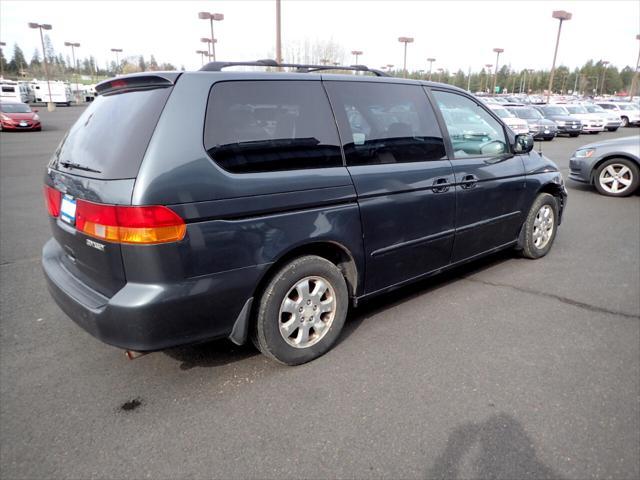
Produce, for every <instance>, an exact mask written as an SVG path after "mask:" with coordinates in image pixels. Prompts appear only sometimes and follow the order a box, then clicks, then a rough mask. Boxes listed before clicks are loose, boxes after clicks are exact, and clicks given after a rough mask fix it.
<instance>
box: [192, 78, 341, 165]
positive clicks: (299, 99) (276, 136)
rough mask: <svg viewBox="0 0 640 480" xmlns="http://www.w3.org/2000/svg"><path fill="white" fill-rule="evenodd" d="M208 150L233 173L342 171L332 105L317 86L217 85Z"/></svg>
mask: <svg viewBox="0 0 640 480" xmlns="http://www.w3.org/2000/svg"><path fill="white" fill-rule="evenodd" d="M204 145H205V148H206V149H207V152H208V153H209V155H210V156H211V158H212V159H213V160H214V161H215V162H216V163H218V165H220V166H221V167H222V168H224V169H225V170H228V171H230V172H233V173H255V172H271V171H278V170H297V169H308V168H324V167H337V166H342V156H341V153H340V147H339V143H338V132H337V128H336V125H335V121H334V119H333V116H332V114H331V109H330V107H329V101H328V100H327V96H326V94H325V92H324V89H323V88H322V85H321V84H320V82H316V81H286V80H284V81H279V80H276V81H257V82H256V81H242V82H222V83H217V84H216V85H214V87H213V88H212V89H211V94H210V96H209V104H208V107H207V118H206V123H205V132H204Z"/></svg>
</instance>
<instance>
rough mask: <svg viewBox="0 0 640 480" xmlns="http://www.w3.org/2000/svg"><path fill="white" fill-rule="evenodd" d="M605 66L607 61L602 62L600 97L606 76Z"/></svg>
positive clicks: (602, 93)
mask: <svg viewBox="0 0 640 480" xmlns="http://www.w3.org/2000/svg"><path fill="white" fill-rule="evenodd" d="M607 65H609V60H603V61H602V81H601V82H600V96H602V95H604V81H605V78H606V77H605V76H606V74H607Z"/></svg>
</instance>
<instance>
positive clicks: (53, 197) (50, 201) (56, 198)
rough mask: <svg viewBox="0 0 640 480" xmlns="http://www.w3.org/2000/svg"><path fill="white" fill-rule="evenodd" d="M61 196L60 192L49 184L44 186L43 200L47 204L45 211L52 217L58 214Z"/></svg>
mask: <svg viewBox="0 0 640 480" xmlns="http://www.w3.org/2000/svg"><path fill="white" fill-rule="evenodd" d="M61 198H62V192H60V191H59V190H56V189H55V188H53V187H50V186H49V185H45V186H44V201H45V204H46V205H47V211H48V212H49V215H51V216H52V217H57V216H58V215H60V200H61Z"/></svg>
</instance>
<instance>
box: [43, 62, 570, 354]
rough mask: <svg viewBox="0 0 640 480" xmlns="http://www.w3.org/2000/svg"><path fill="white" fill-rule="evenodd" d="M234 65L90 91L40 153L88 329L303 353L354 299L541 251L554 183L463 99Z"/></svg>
mask: <svg viewBox="0 0 640 480" xmlns="http://www.w3.org/2000/svg"><path fill="white" fill-rule="evenodd" d="M255 64H260V65H269V66H275V65H276V64H275V62H256V63H254V65H255ZM229 65H235V64H230V63H227V64H225V63H215V62H214V63H211V64H209V65H206V66H205V67H203V70H202V71H199V72H184V73H182V72H165V73H159V72H153V74H150V73H144V74H137V75H127V76H122V77H118V78H117V79H112V80H108V81H105V82H102V83H100V84H99V85H98V86H97V87H96V90H97V91H98V93H99V95H98V96H97V97H96V99H95V100H94V102H93V103H92V104H91V105H90V106H89V107H88V108H87V109H86V110H85V112H84V113H83V114H82V115H81V117H80V118H79V119H78V121H77V122H76V123H75V125H74V126H73V127H72V128H71V130H70V131H69V132H68V133H67V135H66V136H65V138H64V139H63V141H62V142H61V144H60V145H59V147H58V148H57V150H56V151H55V153H54V154H53V156H52V158H51V161H50V163H49V165H48V168H47V172H46V175H45V177H44V179H45V184H46V186H45V197H46V202H47V206H48V211H49V214H50V223H51V228H52V231H53V238H52V239H50V240H49V241H48V242H47V243H46V245H45V246H44V249H43V257H42V262H43V267H44V272H45V275H46V277H47V280H48V285H49V288H50V291H51V294H52V296H53V298H54V299H55V300H56V302H57V303H58V305H59V306H60V307H61V308H62V309H63V310H64V311H65V312H66V313H67V314H68V315H69V317H71V318H72V319H73V320H74V321H75V322H76V323H78V324H79V325H80V326H81V327H83V328H84V329H85V330H87V331H88V332H89V333H91V334H93V335H94V336H96V337H97V338H99V339H100V340H102V341H104V342H106V343H108V344H111V345H114V346H117V347H120V348H123V349H126V350H128V351H129V352H130V354H132V355H137V353H136V352H149V351H155V350H160V349H165V348H168V347H173V346H176V345H183V344H189V343H195V342H201V341H205V340H208V339H213V338H221V337H228V338H230V339H231V340H232V341H233V342H235V343H237V344H243V343H245V342H247V341H248V339H252V340H253V342H254V343H255V344H256V345H257V346H258V348H259V349H260V350H261V351H262V352H263V353H265V354H266V355H267V356H269V357H271V358H273V359H276V360H278V361H280V362H282V363H285V364H289V365H295V364H300V363H304V362H307V361H309V360H312V359H314V358H316V357H318V356H319V355H322V354H323V353H325V352H326V351H327V350H329V349H330V348H331V347H332V346H333V345H334V344H335V342H336V339H337V338H338V336H339V334H340V331H341V329H342V327H343V324H344V322H345V318H346V315H347V311H348V309H349V306H356V305H357V304H359V303H360V302H362V301H363V300H365V299H367V298H370V297H372V296H374V295H378V294H381V293H384V292H387V291H389V290H391V289H394V288H397V287H399V286H401V285H404V284H407V283H409V282H413V281H415V280H418V279H421V278H425V277H426V276H429V275H433V274H435V273H438V272H440V271H442V270H445V269H447V268H451V267H453V266H456V265H460V264H462V263H465V262H468V261H470V260H473V259H476V258H478V257H480V256H483V255H488V254H490V253H493V252H495V251H497V250H501V249H505V248H516V249H518V250H520V251H521V252H522V254H523V255H524V256H525V257H528V258H539V257H542V256H544V255H545V254H546V253H547V252H548V251H549V249H550V248H551V246H552V244H553V241H554V238H555V236H556V233H557V227H558V225H559V223H560V220H561V218H562V212H563V209H564V206H565V202H566V190H565V186H564V182H563V179H562V175H561V174H560V173H559V171H558V169H557V167H556V166H555V165H554V164H553V162H551V161H550V160H548V159H547V158H545V157H543V156H541V155H539V154H538V153H536V152H535V151H532V150H531V149H532V147H533V140H532V138H531V137H530V136H529V135H515V134H514V133H513V132H511V131H510V130H509V129H508V128H507V127H506V126H505V125H504V124H503V123H502V122H501V121H500V119H499V118H498V117H497V116H496V115H494V114H493V113H492V112H491V111H490V110H489V109H487V108H486V107H485V106H484V105H482V103H480V101H479V100H477V99H476V98H474V97H473V96H471V95H469V94H467V93H466V92H464V91H463V90H460V89H458V88H455V87H451V86H447V85H441V84H437V83H430V82H423V81H412V80H403V79H396V78H391V77H388V76H383V75H384V74H383V73H382V72H376V71H370V72H373V73H376V74H377V75H379V76H377V77H373V76H364V75H357V76H356V75H344V74H343V75H328V74H325V73H323V72H320V74H313V73H309V71H311V70H321V69H324V68H326V67H323V66H314V67H308V66H307V67H303V66H297V67H298V69H299V70H301V71H302V72H307V73H279V72H272V73H262V72H237V71H223V70H222V69H223V68H224V67H226V66H229ZM340 68H342V67H340ZM345 68H346V67H345ZM352 69H353V70H360V71H368V69H367V68H366V67H353V68H352Z"/></svg>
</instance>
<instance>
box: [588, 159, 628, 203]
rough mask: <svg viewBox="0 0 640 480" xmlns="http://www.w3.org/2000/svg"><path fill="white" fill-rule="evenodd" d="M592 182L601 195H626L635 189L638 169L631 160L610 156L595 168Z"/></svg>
mask: <svg viewBox="0 0 640 480" xmlns="http://www.w3.org/2000/svg"><path fill="white" fill-rule="evenodd" d="M593 183H594V185H595V187H596V190H598V193H600V194H601V195H606V196H608V197H627V196H629V195H631V194H632V193H633V192H635V191H636V190H637V188H638V185H639V184H640V171H639V169H638V166H637V165H636V164H635V163H634V162H632V161H631V160H627V159H626V158H611V159H609V160H607V161H606V162H604V163H603V164H602V165H600V166H599V167H598V168H597V169H596V171H595V173H594V175H593Z"/></svg>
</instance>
